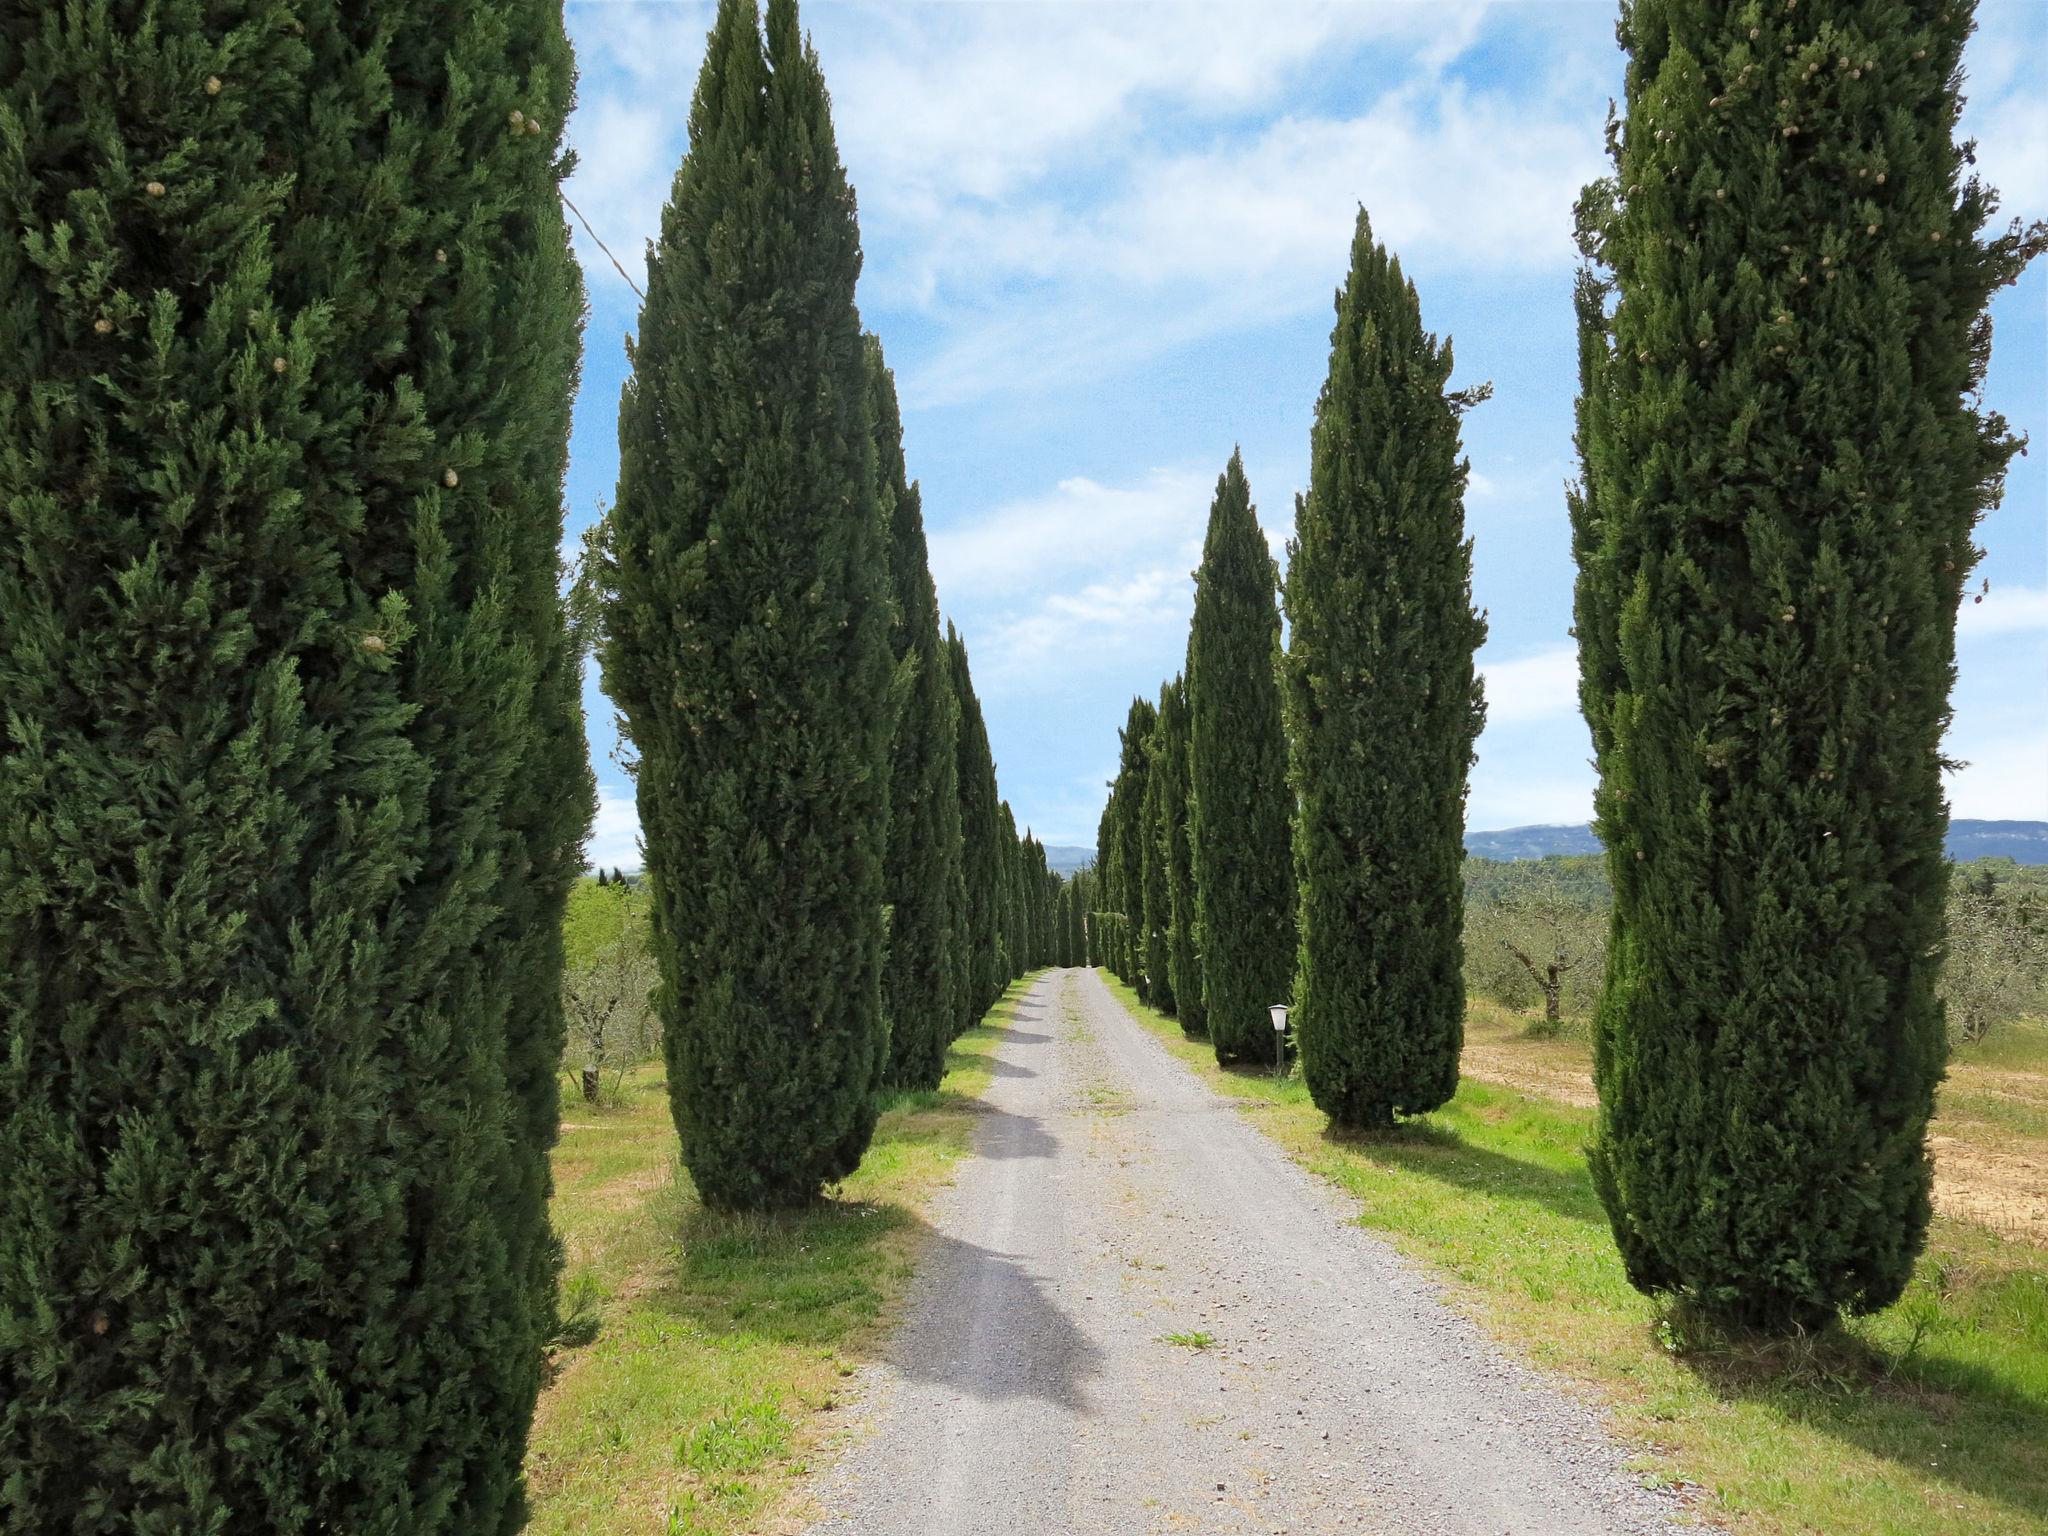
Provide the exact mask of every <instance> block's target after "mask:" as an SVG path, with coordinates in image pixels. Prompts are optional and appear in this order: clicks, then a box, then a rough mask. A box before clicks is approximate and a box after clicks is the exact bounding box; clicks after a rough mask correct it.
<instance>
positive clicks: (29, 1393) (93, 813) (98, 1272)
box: [0, 0, 592, 1532]
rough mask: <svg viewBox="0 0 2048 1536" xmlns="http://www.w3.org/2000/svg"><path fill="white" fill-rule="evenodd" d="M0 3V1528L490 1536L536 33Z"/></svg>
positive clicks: (534, 870)
mask: <svg viewBox="0 0 2048 1536" xmlns="http://www.w3.org/2000/svg"><path fill="white" fill-rule="evenodd" d="M203 10H204V8H201V7H190V6H174V7H163V8H156V9H154V10H153V11H151V13H150V15H149V16H148V17H147V18H145V17H144V16H143V15H142V13H141V10H140V8H137V7H127V6H124V7H110V6H84V7H72V8H69V9H60V8H48V7H23V6H16V7H11V8H10V9H9V10H8V11H7V13H6V14H5V17H4V19H0V122H4V123H5V124H6V128H5V130H4V134H0V137H4V138H5V141H6V143H7V152H6V154H5V155H0V192H4V205H5V207H6V210H7V212H6V218H7V220H8V224H9V228H8V230H7V232H6V238H4V239H0V294H4V295H5V296H6V297H5V300H4V307H0V359H4V362H0V368H4V370H5V379H6V387H5V388H0V695H4V697H5V699H6V714H5V719H4V722H0V1466H4V1467H5V1469H6V1471H5V1474H4V1476H0V1526H4V1527H5V1528H6V1529H8V1530H10V1531H24V1532H26V1531H81V1532H82V1531H87V1530H92V1531H112V1530H116V1529H119V1530H124V1531H126V1530H135V1531H142V1530H150V1531H174V1530H175V1531H224V1530H238V1531H242V1530H247V1531H287V1530H292V1531H305V1530H315V1529H318V1530H365V1531H367V1530H385V1531H389V1530H401V1529H402V1530H406V1531H418V1532H443V1531H445V1532H457V1531H460V1532H472V1531H483V1532H488V1531H509V1530H512V1529H515V1528H516V1527H517V1526H518V1525H519V1524H520V1523H521V1521H522V1519H523V1514H524V1511H523V1507H522V1504H523V1499H522V1493H521V1484H520V1473H519V1464H520V1460H521V1456H522V1453H523V1448H524V1443H525V1436H526V1426H527V1421H528V1418H529V1417H530V1414H531V1410H532V1405H533V1400H534V1394H535V1392H536V1390H537V1387H538V1381H539V1371H540V1366H541V1358H542V1357H541V1350H542V1344H543V1342H544V1339H545V1338H546V1336H547V1334H548V1333H549V1332H550V1330H551V1328H552V1313H553V1286H554V1278H555V1268H556V1262H557V1261H556V1249H555V1246H554V1244H553V1242H552V1240H551V1238H550V1235H549V1232H548V1229H547V1221H546V1198H547V1193H548V1170H547V1151H548V1146H549V1144H550V1142H551V1141H552V1140H553V1137H554V1134H555V1126H556V1120H557V1115H556V1101H555V1070H556V1067H557V1064H558V1061H559V1056H560V1050H561V1036H562V1027H561V1018H560V1013H559V1004H558V997H559V979H560V967H561V950H560V944H561V933H560V930H561V918H562V913H563V908H564V904H565V902H566V899H567V894H568V891H569V888H570V887H571V885H572V884H573V883H574V881H575V880H576V878H577V876H578V873H579V871H580V868H581V864H582V860H581V856H580V850H579V844H580V842H581V840H582V836H583V833H584V831H585V829H586V828H587V826H588V822H589V817H590V813H591V807H592V790H591V782H590V777H589V770H588V767H587V764H586V763H585V761H584V757H583V747H582V740H581V737H582V722H581V716H580V706H579V703H578V698H579V693H578V689H577V657H576V654H575V652H574V650H573V648H572V645H571V642H570V639H569V634H568V630H567V627H566V625H565V622H564V615H563V611H562V605H561V601H560V598H559V595H558V593H557V591H556V547H557V544H558V542H559V539H560V535H561V521H562V518H561V484H562V474H563V469H564V464H565V459H566V452H567V433H568V419H569V417H568V411H569V397H570V394H571V392H572V390H573V386H574V380H575V372H576V347H577V337H578V328H579V324H580V312H581V293H580V286H579V279H578V276H577V273H576V268H575V265H574V262H573V260H572V258H571V255H570V251H569V247H568V242H567V234H566V230H565V228H564V226H563V222H562V215H561V212H560V207H559V204H558V202H557V183H558V180H559V177H560V174H561V171H562V169H563V163H562V161H561V159H560V157H559V155H558V152H557V144H558V137H559V129H560V125H561V122H562V119H563V116H564V114H565V113H566V112H567V110H568V106H569V100H570V92H571V83H572V77H573V66H572V61H571V57H570V53H569V47H568V43H567V39H566V37H565V35H564V32H563V28H562V16H561V6H560V4H559V3H558V0H557V3H552V4H550V3H541V0H526V3H519V0H512V3H506V4H493V5H485V4H482V3H479V0H455V3H449V4H439V5H434V6H428V5H410V4H397V3H395V4H392V5H389V6H386V7H384V8H383V9H382V11H381V12H380V16H379V22H378V25H377V26H376V27H374V28H372V27H367V26H364V25H362V24H361V23H360V21H359V19H358V17H357V16H356V14H355V8H353V7H350V6H345V5H342V4H340V3H338V0H304V3H301V4H299V5H297V6H295V7H294V8H293V9H292V12H291V14H292V17H293V18H294V24H293V25H292V26H291V27H290V28H288V29H286V28H281V27H280V25H279V13H278V11H277V10H276V9H275V8H272V7H257V8H256V9H255V11H254V13H253V14H252V15H251V16H249V17H248V18H245V19H242V20H239V21H237V20H236V19H234V17H233V16H232V15H230V14H229V13H228V12H225V11H223V12H221V13H220V14H215V13H214V12H212V11H205V14H203V15H202V11H203Z"/></svg>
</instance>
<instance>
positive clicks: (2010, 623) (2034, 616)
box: [1956, 586, 2048, 644]
mask: <svg viewBox="0 0 2048 1536" xmlns="http://www.w3.org/2000/svg"><path fill="white" fill-rule="evenodd" d="M1979 597H1981V598H1982V599H1983V601H1981V602H1979V601H1977V599H1978V598H1979ZM2035 630H2048V587H2014V586H1994V587H1993V588H1992V589H1991V590H1990V591H1989V592H1984V593H1971V594H1969V595H1968V596H1966V597H1964V599H1963V606H1962V608H1961V610H1960V611H1959V612H1958V613H1957V615H1956V635H1957V638H1958V640H1959V642H1961V643H1965V644H1966V643H1968V642H1969V641H1971V640H1975V639H1980V638H1988V637H1989V636H1992V635H2014V634H2025V633H2028V632H2031V631H2035Z"/></svg>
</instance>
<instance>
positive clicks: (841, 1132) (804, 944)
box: [604, 0, 892, 1209]
mask: <svg viewBox="0 0 2048 1536" xmlns="http://www.w3.org/2000/svg"><path fill="white" fill-rule="evenodd" d="M859 272H860V238H859V232H858V230H857V228H856V225H855V220H854V203H853V191H852V189H851V188H850V187H849V186H848V185H847V181H846V173H845V171H844V169H843V168H842V166H841V165H840V162H839V152H838V148H837V146H836V145H835V143H834V141H833V134H832V120H831V112H830V108H829V105H828V102H827V100H826V95H825V81H824V77H823V74H822V72H821V71H820V69H819V67H818V59H817V55H816V54H815V53H814V52H813V51H812V49H811V48H810V47H809V45H808V43H807V42H806V41H805V39H804V37H803V35H802V34H801V33H800V32H799V30H798V26H797V16H796V5H795V3H794V0H770V3H769V6H768V12H767V37H766V46H765V49H764V47H763V38H762V35H761V28H760V23H759V20H758V18H757V14H756V12H755V9H754V3H753V0H720V4H719V8H718V18H717V21H716V24H715V25H714V27H713V30H712V33H711V38H710V42H709V45H708V51H707V53H706V56H705V60H704V68H703V72H702V74H701V75H700V76H699V77H698V82H697V94H696V98H695V100H694V102H693V103H692V105H691V109H690V152H689V154H688V155H687V156H686V157H685V158H684V160H683V164H682V167H681V169H680V170H679V171H678V172H677V174H676V181H675V189H674V191H673V192H672V194H671V195H670V199H669V204H668V207H667V208H666V209H665V210H664V211H663V214H662V228H661V238H660V239H659V241H658V242H657V243H656V245H655V247H654V249H653V252H652V253H651V255H650V258H649V263H648V274H647V302H646V306H645V308H644V309H643V310H642V312H641V317H640V335H639V340H638V342H637V344H636V345H635V347H634V349H633V377H632V378H631V379H630V380H629V381H628V383H627V385H626V389H625V394H624V398H623V399H622V401H621V403H620V407H619V459H620V468H619V494H618V502H617V505H616V506H615V507H614V508H613V511H612V539H611V544H612V554H613V560H614V570H613V572H612V578H613V583H614V592H613V597H612V600H611V602H610V604H609V607H608V611H607V614H606V619H607V631H608V632H607V637H606V644H605V651H604V668H605V679H606V686H607V688H608V689H609V691H610V693H611V696H612V698H613V699H614V700H615V701H617V703H618V705H619V707H620V710H621V713H622V725H623V727H624V730H625V732H626V734H627V735H628V736H629V737H630V739H631V740H632V742H633V744H634V746H635V748H636V749H637V751H638V753H639V759H640V760H639V768H638V775H637V784H638V791H639V804H640V825H641V828H642V829H643V832H644V834H645V836H646V840H647V863H648V874H649V876H650V880H651V883H652V886H653V892H654V897H653V906H652V911H653V928H654V939H655V950H656V954H657V956H658V957H659V960H660V963H661V974H662V987H661V994H660V995H661V1004H662V1017H663V1023H664V1026H665V1031H664V1033H665V1039H666V1043H667V1051H668V1065H669V1095H670V1098H671V1100H672V1102H673V1105H674V1109H675V1118H676V1126H677V1129H678V1131H679V1132H680V1134H681V1138H682V1151H683V1161H684V1162H685V1164H686V1165H687V1166H688V1167H689V1170H690V1173H691V1176H692V1177H693V1178H694V1179H695V1181H696V1184H697V1189H698V1193H699V1194H700V1195H701V1196H702V1197H703V1198H704V1200H705V1201H706V1202H707V1203H709V1204H711V1205H713V1206H718V1207H725V1208H741V1209H753V1208H762V1207H775V1206H784V1205H790V1204H795V1203H798V1202H802V1201H806V1200H809V1199H811V1198H813V1197H814V1196H815V1195H816V1194H817V1192H818V1190H819V1188H820V1187H821V1186H822V1185H823V1184H825V1183H827V1182H829V1181H831V1180H833V1179H837V1178H840V1177H843V1176H844V1175H846V1174H847V1173H850V1172H852V1171H853V1169H854V1168H855V1167H856V1166H857V1165H858V1164H859V1162H860V1158H861V1154H862V1153H863V1152H864V1151H865V1150H866V1148H867V1144H868V1138H869V1137H870V1136H871V1135H872V1133H873V1131H874V1124H875V1114H876V1107H875V1089H876V1086H877V1084H878V1082H879V1080H880V1076H881V1071H882V1066H883V1058H884V1055H885V1051H886V1045H887V1040H886V1034H885V1031H884V1029H883V1023H882V1014H881V995H880V993H881V988H880V977H881V960H882V897H883V891H882V854H883V848H884V845H885V843H886V841H887V831H888V782H889V775H888V768H889V735H890V726H891V723H892V722H891V711H890V689H889V680H890V665H889V606H888V602H887V590H888V589H887V576H888V550H887V543H886V539H887V530H886V529H885V528H884V526H883V523H882V520H881V517H880V516H879V514H878V512H877V508H876V500H875V464H874V452H875V450H874V443H873V440H872V438H871V436H870V430H869V423H868V413H867V405H866V401H867V368H866V363H865V360H864V358H863V355H862V341H861V330H860V316H859V314H858V313H857V312H856V310H855V308H854V293H853V290H854V280H855V278H856V277H857V276H858V275H859Z"/></svg>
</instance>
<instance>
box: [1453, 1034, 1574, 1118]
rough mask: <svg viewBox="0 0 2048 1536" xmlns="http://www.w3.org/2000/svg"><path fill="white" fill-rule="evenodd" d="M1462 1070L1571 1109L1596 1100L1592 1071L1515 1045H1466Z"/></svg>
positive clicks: (1481, 1079)
mask: <svg viewBox="0 0 2048 1536" xmlns="http://www.w3.org/2000/svg"><path fill="white" fill-rule="evenodd" d="M1464 1070H1465V1075H1466V1076H1467V1077H1476V1078H1478V1079H1479V1080H1480V1081H1481V1082H1485V1083H1498V1084H1500V1085H1501V1086H1502V1087H1503V1088H1515V1089H1519V1090H1520V1091H1521V1092H1523V1093H1531V1094H1534V1095H1535V1096H1536V1097H1537V1098H1539V1099H1551V1100H1554V1101H1555V1102H1557V1103H1559V1104H1569V1105H1571V1106H1572V1108H1574V1109H1591V1108H1592V1107H1593V1106H1594V1105H1596V1104H1598V1103H1599V1102H1600V1099H1599V1096H1598V1095H1597V1094H1595V1093H1594V1092H1593V1074H1592V1073H1591V1072H1589V1071H1587V1070H1586V1069H1585V1068H1584V1067H1574V1066H1572V1065H1570V1064H1569V1063H1566V1062H1560V1061H1556V1060H1546V1059H1545V1058H1543V1057H1541V1056H1536V1055H1532V1054H1530V1053H1529V1052H1528V1051H1527V1050H1525V1049H1524V1048H1522V1047H1519V1046H1513V1045H1468V1046H1466V1047H1465V1056H1464Z"/></svg>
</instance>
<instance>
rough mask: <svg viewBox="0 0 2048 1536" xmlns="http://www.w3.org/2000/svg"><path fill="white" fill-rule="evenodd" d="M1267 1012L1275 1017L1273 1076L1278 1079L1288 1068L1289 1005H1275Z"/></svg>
mask: <svg viewBox="0 0 2048 1536" xmlns="http://www.w3.org/2000/svg"><path fill="white" fill-rule="evenodd" d="M1266 1012H1268V1013H1269V1014H1271V1015H1272V1016H1273V1075H1274V1076H1275V1077H1278V1076H1279V1075H1280V1074H1281V1073H1282V1072H1283V1071H1285V1070H1286V1067H1287V1005H1286V1004H1285V1003H1274V1004H1273V1005H1272V1006H1271V1007H1269V1008H1268V1009H1267V1010H1266Z"/></svg>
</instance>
